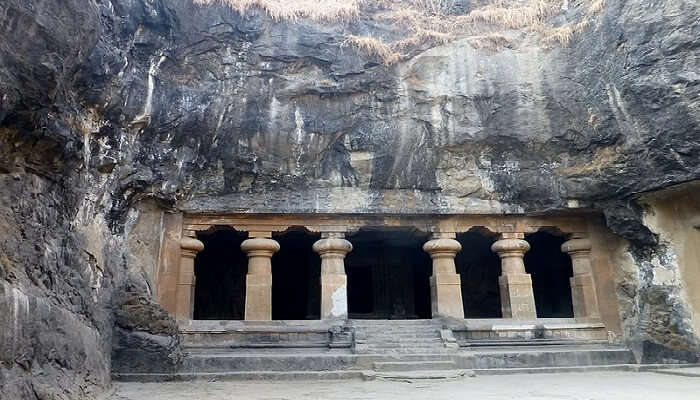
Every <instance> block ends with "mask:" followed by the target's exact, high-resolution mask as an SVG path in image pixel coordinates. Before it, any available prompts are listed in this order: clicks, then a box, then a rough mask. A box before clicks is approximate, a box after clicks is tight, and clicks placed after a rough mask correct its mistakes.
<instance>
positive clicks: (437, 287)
mask: <svg viewBox="0 0 700 400" xmlns="http://www.w3.org/2000/svg"><path fill="white" fill-rule="evenodd" d="M446 236H447V237H446ZM449 236H452V237H449ZM454 237H455V236H454V234H451V235H450V234H443V235H440V236H437V237H434V238H433V239H432V240H430V241H428V242H426V243H425V244H424V245H423V250H425V251H426V252H427V253H428V254H430V258H432V259H433V275H432V276H431V277H430V297H431V302H432V311H433V318H436V317H452V318H464V305H463V303H462V284H461V281H460V278H459V274H458V273H457V268H456V267H455V256H456V255H457V252H459V251H460V250H462V245H461V244H459V242H458V241H456V240H455V239H454Z"/></svg>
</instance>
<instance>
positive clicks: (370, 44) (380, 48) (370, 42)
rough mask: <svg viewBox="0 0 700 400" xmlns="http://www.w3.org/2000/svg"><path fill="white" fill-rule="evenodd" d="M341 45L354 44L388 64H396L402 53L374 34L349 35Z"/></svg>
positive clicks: (355, 46)
mask: <svg viewBox="0 0 700 400" xmlns="http://www.w3.org/2000/svg"><path fill="white" fill-rule="evenodd" d="M340 46H341V47H346V46H352V47H354V48H356V49H358V50H360V51H362V52H364V53H365V54H367V55H369V56H374V57H377V58H379V59H380V60H382V62H384V64H386V65H391V64H394V63H395V62H397V61H399V60H400V59H401V54H399V53H398V52H396V51H394V49H393V48H392V47H391V46H390V45H388V44H386V43H385V42H384V41H382V40H380V39H377V38H375V37H373V36H355V35H349V36H347V37H346V38H345V40H344V41H343V42H342V43H341V44H340Z"/></svg>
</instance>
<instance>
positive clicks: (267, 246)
mask: <svg viewBox="0 0 700 400" xmlns="http://www.w3.org/2000/svg"><path fill="white" fill-rule="evenodd" d="M279 249H280V244H279V243H277V241H276V240H273V239H267V238H261V237H256V238H252V239H246V240H244V241H243V243H241V250H243V251H244V252H245V253H246V254H248V257H272V255H273V254H275V253H276V252H278V251H279Z"/></svg>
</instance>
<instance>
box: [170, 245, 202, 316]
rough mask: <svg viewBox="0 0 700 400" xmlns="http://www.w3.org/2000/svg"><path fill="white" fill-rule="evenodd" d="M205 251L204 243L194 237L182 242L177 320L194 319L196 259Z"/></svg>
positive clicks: (177, 292) (176, 310)
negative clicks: (198, 254)
mask: <svg viewBox="0 0 700 400" xmlns="http://www.w3.org/2000/svg"><path fill="white" fill-rule="evenodd" d="M202 250H204V243H202V242H200V241H199V240H197V239H195V238H193V237H187V236H185V237H183V238H182V239H181V240H180V269H179V271H178V276H177V289H176V290H175V318H176V319H180V320H186V319H192V314H193V312H194V284H195V276H194V258H195V257H196V256H197V253H199V252H200V251H202Z"/></svg>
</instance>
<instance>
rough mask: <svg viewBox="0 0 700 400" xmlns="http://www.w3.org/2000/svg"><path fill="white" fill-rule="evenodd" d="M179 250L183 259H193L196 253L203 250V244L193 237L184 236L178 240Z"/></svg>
mask: <svg viewBox="0 0 700 400" xmlns="http://www.w3.org/2000/svg"><path fill="white" fill-rule="evenodd" d="M180 248H181V249H182V256H183V257H188V258H194V257H195V256H196V255H197V253H199V252H200V251H202V250H204V243H202V242H201V241H200V240H198V239H195V238H193V237H188V236H185V237H183V238H182V239H181V240H180Z"/></svg>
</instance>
